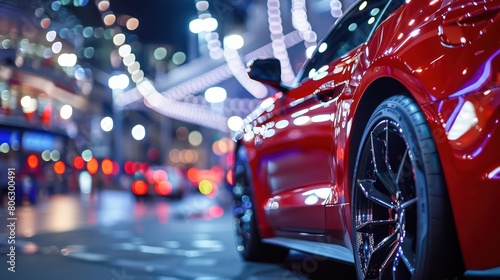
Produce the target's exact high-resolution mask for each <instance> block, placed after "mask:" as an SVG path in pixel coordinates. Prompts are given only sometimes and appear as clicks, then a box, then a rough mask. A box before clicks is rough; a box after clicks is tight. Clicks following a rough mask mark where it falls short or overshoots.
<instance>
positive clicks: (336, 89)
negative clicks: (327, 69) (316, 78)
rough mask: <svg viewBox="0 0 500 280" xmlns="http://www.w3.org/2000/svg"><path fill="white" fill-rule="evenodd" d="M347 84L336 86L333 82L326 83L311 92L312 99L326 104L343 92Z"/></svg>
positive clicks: (342, 83)
mask: <svg viewBox="0 0 500 280" xmlns="http://www.w3.org/2000/svg"><path fill="white" fill-rule="evenodd" d="M347 84H348V83H347V81H342V82H340V83H337V84H336V83H335V82H334V81H329V82H326V83H324V84H322V85H321V86H320V87H319V88H318V89H317V90H315V91H314V92H313V95H314V98H316V100H318V101H319V102H328V101H330V100H332V99H334V98H336V97H337V96H339V95H341V94H342V93H343V92H345V91H346V89H347Z"/></svg>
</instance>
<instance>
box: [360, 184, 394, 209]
mask: <svg viewBox="0 0 500 280" xmlns="http://www.w3.org/2000/svg"><path fill="white" fill-rule="evenodd" d="M358 186H359V188H360V189H361V192H362V193H363V194H364V195H365V197H366V198H368V199H369V200H371V201H373V202H375V203H377V204H379V205H382V206H384V207H386V208H389V209H393V208H394V206H393V205H392V200H391V198H390V197H389V196H387V195H386V194H383V193H381V192H380V191H378V190H377V189H376V188H375V186H374V185H373V181H372V180H369V179H365V180H358Z"/></svg>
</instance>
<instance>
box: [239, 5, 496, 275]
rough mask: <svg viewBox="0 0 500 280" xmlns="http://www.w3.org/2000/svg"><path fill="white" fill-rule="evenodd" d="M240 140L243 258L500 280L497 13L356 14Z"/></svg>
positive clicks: (249, 121) (272, 72)
mask: <svg viewBox="0 0 500 280" xmlns="http://www.w3.org/2000/svg"><path fill="white" fill-rule="evenodd" d="M249 75H250V77H252V78H253V79H255V80H258V81H261V82H263V83H265V84H267V85H269V86H272V87H274V88H276V89H277V90H278V93H277V94H275V95H274V96H272V97H269V98H267V99H265V100H263V101H262V102H261V104H260V106H259V107H258V108H256V109H255V111H254V112H253V113H252V114H250V115H249V116H248V117H246V118H245V120H244V126H243V127H242V129H241V130H240V131H238V132H237V133H235V135H234V138H235V140H237V149H236V153H235V166H234V176H235V177H234V182H235V183H234V186H233V192H234V197H235V199H234V206H235V207H234V216H235V219H234V221H235V229H236V238H237V250H238V251H239V252H240V253H241V255H242V256H243V258H244V259H246V260H250V261H265V260H279V259H282V258H284V257H285V256H286V254H287V252H288V249H296V250H301V251H306V252H310V253H312V254H315V255H318V256H319V255H321V256H327V257H329V258H333V259H337V260H340V261H342V262H346V263H352V264H354V267H355V269H356V271H357V275H358V278H360V279H410V278H411V279H455V278H456V277H459V278H460V277H462V276H463V275H465V276H473V277H476V276H493V277H495V276H496V277H500V256H499V252H500V216H499V215H500V214H499V213H500V124H499V121H500V1H498V0H478V1H464V0H427V1H425V0H419V1H416V0H413V1H409V0H407V1H403V0H376V1H374V0H370V1H368V0H367V1H364V0H362V1H357V2H356V3H355V4H353V5H352V6H351V7H350V8H349V9H348V10H347V11H346V12H345V14H344V16H343V17H342V18H340V19H339V20H338V21H337V22H336V24H335V25H334V26H333V27H332V29H331V31H330V32H329V33H328V35H327V36H326V38H325V39H324V40H323V41H322V42H321V43H320V44H319V45H318V48H317V49H316V51H315V54H314V55H313V57H312V58H311V59H310V60H308V61H307V62H306V64H305V66H304V68H303V69H302V70H301V72H300V73H299V75H298V79H297V83H296V85H295V86H293V87H291V88H289V87H285V86H282V85H281V78H280V75H281V71H280V62H279V60H277V59H256V60H254V61H253V64H251V65H250V67H249Z"/></svg>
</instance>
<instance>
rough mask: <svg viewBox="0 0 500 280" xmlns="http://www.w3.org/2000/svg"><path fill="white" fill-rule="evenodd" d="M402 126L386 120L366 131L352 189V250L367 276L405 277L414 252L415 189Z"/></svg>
mask: <svg viewBox="0 0 500 280" xmlns="http://www.w3.org/2000/svg"><path fill="white" fill-rule="evenodd" d="M413 167H414V166H413V163H412V153H411V150H410V148H409V145H408V142H407V141H406V139H405V134H404V130H403V129H402V128H401V126H400V125H399V124H398V123H396V122H395V121H392V120H389V119H384V120H381V121H379V122H377V123H376V125H375V126H374V127H373V128H372V130H371V131H370V133H369V134H368V138H367V139H366V141H365V144H364V147H363V152H362V154H361V157H360V162H359V163H358V170H357V173H356V177H355V182H356V186H355V190H354V204H355V205H354V207H355V208H354V211H355V212H354V219H355V221H354V223H355V228H354V231H355V248H356V249H355V254H356V257H357V259H358V264H357V265H358V268H359V269H360V270H361V272H362V275H363V278H365V279H407V278H410V277H411V275H413V274H414V272H415V265H416V256H417V253H416V251H417V246H416V238H417V209H416V208H417V200H418V197H417V193H416V188H415V171H414V168H413Z"/></svg>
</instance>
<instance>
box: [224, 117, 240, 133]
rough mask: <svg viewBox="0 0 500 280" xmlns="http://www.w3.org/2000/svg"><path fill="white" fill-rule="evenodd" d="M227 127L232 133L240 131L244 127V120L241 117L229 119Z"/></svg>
mask: <svg viewBox="0 0 500 280" xmlns="http://www.w3.org/2000/svg"><path fill="white" fill-rule="evenodd" d="M227 126H228V127H229V129H231V130H232V131H238V130H239V129H241V127H242V126H243V119H242V118H240V117H239V116H232V117H230V118H229V119H227Z"/></svg>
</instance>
